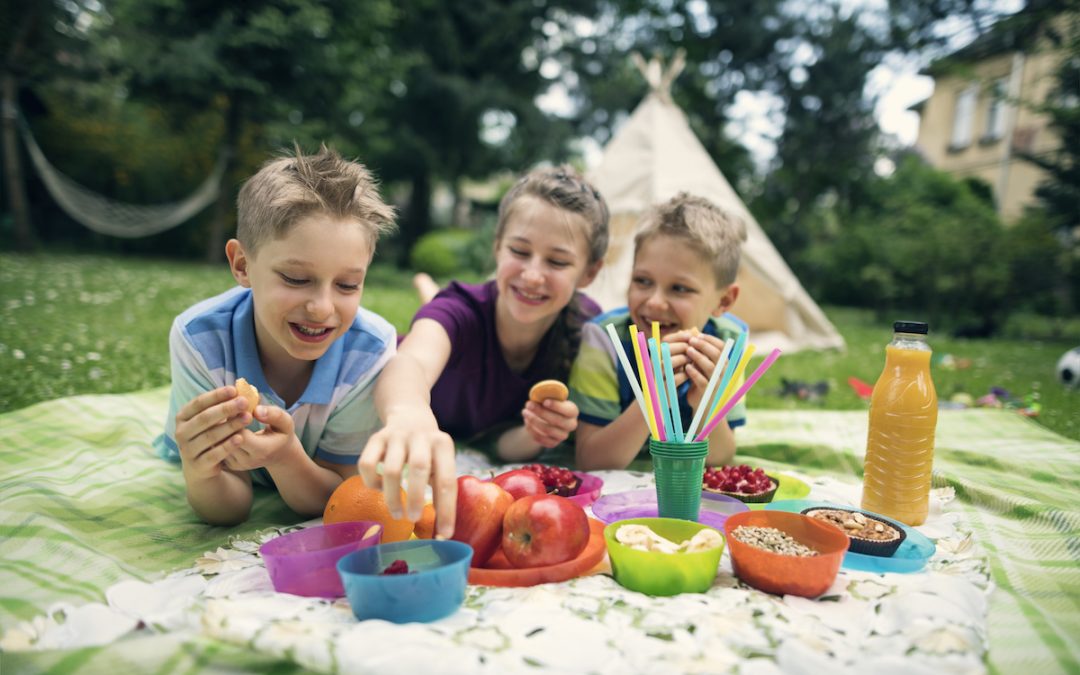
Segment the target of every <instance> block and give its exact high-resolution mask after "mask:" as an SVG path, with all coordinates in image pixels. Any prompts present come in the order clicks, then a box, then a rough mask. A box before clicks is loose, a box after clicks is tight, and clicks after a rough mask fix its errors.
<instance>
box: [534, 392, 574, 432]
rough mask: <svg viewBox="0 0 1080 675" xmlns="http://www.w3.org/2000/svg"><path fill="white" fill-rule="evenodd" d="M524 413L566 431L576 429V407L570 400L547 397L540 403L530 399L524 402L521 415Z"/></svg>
mask: <svg viewBox="0 0 1080 675" xmlns="http://www.w3.org/2000/svg"><path fill="white" fill-rule="evenodd" d="M526 413H528V414H530V415H532V416H534V417H535V418H536V419H537V420H539V421H541V422H542V423H543V424H545V425H547V426H550V427H553V428H557V429H563V430H565V431H566V432H567V433H569V432H571V431H573V430H574V429H577V422H578V407H577V405H576V404H574V403H573V402H572V401H553V400H551V399H548V400H546V401H544V403H543V404H542V405H540V404H537V403H534V402H532V401H530V402H529V403H528V404H526V406H525V410H524V411H523V412H522V416H524V415H525V414H526Z"/></svg>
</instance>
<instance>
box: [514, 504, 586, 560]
mask: <svg viewBox="0 0 1080 675" xmlns="http://www.w3.org/2000/svg"><path fill="white" fill-rule="evenodd" d="M502 533H503V534H502V551H503V554H504V555H505V556H506V559H507V560H508V561H510V564H511V565H513V566H514V567H543V566H545V565H557V564H559V563H561V562H566V561H567V560H572V559H574V558H576V557H577V556H578V555H579V554H580V553H581V552H582V551H584V550H585V546H586V545H587V544H588V543H589V519H588V517H587V516H586V515H585V511H584V509H582V508H581V507H580V506H578V505H577V504H575V503H574V502H572V501H570V500H569V499H567V498H566V497H559V496H558V495H533V496H531V497H522V498H521V499H519V500H517V501H516V502H514V503H513V504H511V505H510V508H509V509H507V510H506V516H505V517H504V518H503V527H502Z"/></svg>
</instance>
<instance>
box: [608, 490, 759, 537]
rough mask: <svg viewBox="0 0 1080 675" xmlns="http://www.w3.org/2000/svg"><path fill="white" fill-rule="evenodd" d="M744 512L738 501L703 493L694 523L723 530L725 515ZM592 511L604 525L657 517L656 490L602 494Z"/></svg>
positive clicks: (746, 508)
mask: <svg viewBox="0 0 1080 675" xmlns="http://www.w3.org/2000/svg"><path fill="white" fill-rule="evenodd" d="M746 510H748V506H747V505H746V504H744V503H743V502H740V501H739V500H738V499H735V498H733V497H728V496H726V495H718V494H714V493H712V492H706V491H702V493H701V507H700V508H699V509H698V520H697V521H698V522H699V523H701V524H702V525H708V526H709V527H713V528H716V529H717V530H723V529H724V521H725V520H727V518H728V516H730V515H731V514H733V513H739V512H740V511H746ZM592 512H593V515H594V516H596V517H597V518H599V519H600V520H602V521H603V522H604V524H605V525H607V524H611V523H614V522H615V521H616V520H627V519H629V518H658V517H660V511H659V509H658V508H657V505H656V489H655V488H641V489H640V490H629V491H627V492H616V493H614V494H608V495H604V496H603V497H601V498H600V499H597V500H596V501H595V502H594V503H593V505H592Z"/></svg>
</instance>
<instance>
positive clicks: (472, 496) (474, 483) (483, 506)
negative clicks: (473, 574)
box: [450, 476, 514, 567]
mask: <svg viewBox="0 0 1080 675" xmlns="http://www.w3.org/2000/svg"><path fill="white" fill-rule="evenodd" d="M457 480H458V493H457V517H456V519H455V524H454V536H452V537H450V538H451V539H454V540H456V541H460V542H463V543H466V544H468V545H469V546H472V547H473V559H472V566H473V567H480V566H481V565H483V564H484V563H486V562H487V561H488V558H490V557H491V556H492V554H493V553H495V550H496V549H497V548H498V547H499V539H500V537H501V536H502V524H503V516H504V515H506V510H507V509H508V508H510V505H511V504H513V503H514V498H513V497H512V496H511V495H510V493H509V492H507V491H506V490H504V489H502V487H500V486H499V485H497V484H495V483H492V482H490V481H483V480H480V479H479V478H477V477H476V476H459V477H458V479H457Z"/></svg>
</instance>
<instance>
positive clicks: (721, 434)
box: [570, 192, 746, 471]
mask: <svg viewBox="0 0 1080 675" xmlns="http://www.w3.org/2000/svg"><path fill="white" fill-rule="evenodd" d="M744 241H746V224H745V223H743V222H742V221H741V220H739V219H738V218H737V217H735V216H733V215H731V214H728V213H726V212H724V211H723V210H721V209H720V208H719V207H717V206H716V205H714V204H713V203H712V202H710V201H709V200H707V199H705V198H703V197H695V196H693V195H689V194H687V193H685V192H683V193H679V194H678V195H676V196H675V197H672V198H671V199H670V200H668V201H667V202H664V203H663V204H660V205H658V206H655V207H653V208H652V209H650V210H649V211H648V212H647V213H645V215H644V216H643V217H642V221H641V223H640V224H639V225H638V230H637V234H636V235H635V236H634V266H633V270H632V272H631V277H630V288H629V289H628V291H627V306H626V307H622V308H619V309H614V310H611V311H610V312H607V313H605V314H602V315H600V316H598V317H596V318H594V319H593V320H592V321H590V322H589V323H587V324H585V326H584V327H583V329H582V331H581V348H580V350H579V351H578V355H577V358H576V359H575V361H574V367H573V368H572V369H571V371H570V400H571V401H573V402H574V403H576V404H577V406H578V410H579V411H580V412H579V415H578V429H577V435H576V439H575V463H576V466H577V468H578V469H581V470H582V471H590V470H598V469H625V468H626V467H627V465H629V464H630V462H632V461H633V460H634V459H635V458H636V457H637V456H638V453H639V452H640V451H641V450H642V447H643V445H644V444H645V443H646V441H647V440H648V438H649V426H648V423H647V421H646V419H645V417H644V415H642V414H641V410H640V409H639V408H638V407H637V405H636V404H635V403H634V394H633V392H632V390H631V389H630V383H629V380H628V379H627V373H624V372H623V369H622V366H621V364H620V362H619V359H618V357H617V354H616V352H615V347H614V345H612V343H611V339H610V337H609V336H608V333H607V330H606V328H605V326H606V325H607V324H609V323H610V324H614V325H615V330H616V332H617V333H618V336H619V339H620V341H621V342H622V343H623V348H624V350H625V351H626V353H627V354H630V355H633V353H634V352H633V347H632V345H631V344H630V333H629V328H630V326H631V325H636V326H637V328H638V330H641V331H644V332H645V334H646V336H650V335H652V323H653V322H654V321H655V322H658V323H659V324H660V339H661V340H662V341H664V342H667V343H668V344H669V345H670V347H671V363H672V367H673V368H674V371H675V382H676V384H677V386H678V398H679V411H680V413H681V416H682V421H683V428H684V429H686V428H688V427H689V426H690V422H691V420H692V418H693V415H694V411H695V410H696V409H697V407H698V406H699V405H701V399H702V396H703V395H704V391H705V388H706V386H707V385H708V381H709V376H710V375H712V372H713V369H714V368H715V367H716V363H717V361H718V360H719V357H720V355H721V352H722V351H723V347H724V340H725V339H727V338H734V337H736V336H737V335H738V334H739V333H740V332H741V331H742V330H745V326H742V325H741V322H740V321H739V320H738V319H736V318H734V317H733V316H731V315H730V314H727V311H728V310H729V309H730V308H731V306H732V305H733V304H734V303H735V300H736V299H737V298H738V297H739V285H738V284H737V283H735V276H736V273H737V272H738V270H739V258H740V255H741V250H742V244H743V242H744ZM631 377H635V378H636V376H635V375H633V374H631ZM726 421H727V424H718V425H716V429H714V430H713V432H712V433H711V434H709V456H708V459H707V463H708V464H709V465H710V466H716V465H720V464H726V463H728V462H729V461H731V458H732V457H733V456H734V455H735V434H734V429H735V427H738V426H740V425H742V424H744V423H745V422H746V404H745V402H743V401H740V402H739V403H738V404H737V405H735V407H734V408H732V410H731V411H730V412H729V413H728V414H727V417H726Z"/></svg>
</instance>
